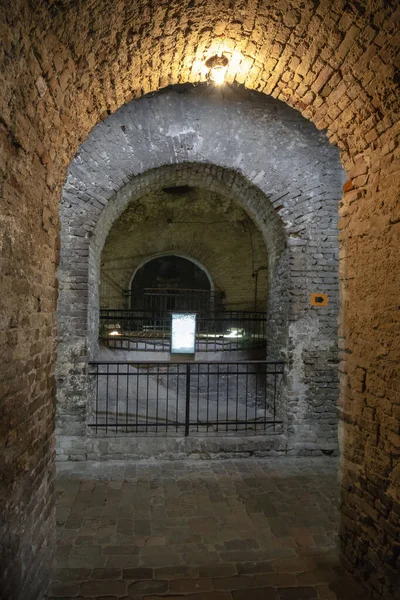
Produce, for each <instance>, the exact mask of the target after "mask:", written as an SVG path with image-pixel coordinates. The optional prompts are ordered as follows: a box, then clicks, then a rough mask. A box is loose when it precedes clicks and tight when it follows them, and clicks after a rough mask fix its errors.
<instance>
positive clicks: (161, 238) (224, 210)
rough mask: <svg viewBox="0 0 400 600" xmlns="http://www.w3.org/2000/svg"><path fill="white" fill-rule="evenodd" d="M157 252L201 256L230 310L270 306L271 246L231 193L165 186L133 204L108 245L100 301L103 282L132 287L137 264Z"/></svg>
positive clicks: (198, 258) (118, 287)
mask: <svg viewBox="0 0 400 600" xmlns="http://www.w3.org/2000/svg"><path fill="white" fill-rule="evenodd" d="M157 254H158V255H163V254H164V255H167V254H177V255H181V256H184V257H187V258H189V259H195V260H196V261H198V262H199V263H200V264H201V265H203V267H205V268H206V270H207V272H208V273H209V274H210V276H211V277H212V281H213V285H214V289H215V290H217V291H218V290H219V291H223V292H224V294H225V299H224V305H225V307H226V308H227V309H229V310H250V311H253V310H260V311H265V310H266V306H267V285H266V283H267V264H268V256H267V249H266V247H265V244H264V241H263V238H262V235H261V233H260V232H259V231H258V229H257V228H256V227H255V225H254V223H253V221H252V220H251V219H249V217H248V216H247V215H246V213H245V212H244V211H243V210H242V209H240V208H238V207H237V206H235V205H234V204H233V202H232V201H230V200H229V198H226V197H223V196H219V195H218V194H215V193H212V192H207V191H204V190H201V189H199V188H192V189H191V190H190V192H188V194H187V195H185V196H181V195H173V194H171V193H170V192H165V191H163V190H160V191H158V192H157V193H154V194H151V195H149V196H143V197H142V198H140V199H139V200H138V201H136V202H133V203H132V204H131V205H129V206H128V208H127V209H126V210H125V212H124V213H123V214H122V215H121V217H120V218H119V219H118V221H116V223H114V225H113V226H112V228H111V230H110V233H109V235H108V237H107V240H106V243H105V245H104V248H103V252H102V255H101V275H100V306H104V307H106V302H107V290H104V292H103V296H102V289H103V286H102V285H101V284H102V282H103V281H104V282H107V281H110V280H111V281H112V282H114V283H115V284H116V287H115V289H116V290H117V293H118V290H129V288H130V284H131V279H132V276H133V274H134V272H135V271H136V269H137V268H138V267H140V266H141V265H142V264H143V263H144V262H145V261H147V260H149V259H150V258H152V257H154V256H156V255H157ZM260 269H262V271H260V272H259V277H258V284H257V287H256V277H255V275H256V273H257V272H258V271H259V270H260ZM114 293H115V292H114ZM256 294H257V296H256ZM110 308H113V306H110Z"/></svg>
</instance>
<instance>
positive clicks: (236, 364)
mask: <svg viewBox="0 0 400 600" xmlns="http://www.w3.org/2000/svg"><path fill="white" fill-rule="evenodd" d="M235 366H236V431H237V430H238V409H239V365H238V363H235Z"/></svg>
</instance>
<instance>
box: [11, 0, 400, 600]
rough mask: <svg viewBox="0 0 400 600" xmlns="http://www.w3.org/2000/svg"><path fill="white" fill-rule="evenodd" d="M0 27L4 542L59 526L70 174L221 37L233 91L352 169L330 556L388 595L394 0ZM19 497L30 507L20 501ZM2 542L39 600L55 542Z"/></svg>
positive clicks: (32, 15) (395, 495)
mask: <svg viewBox="0 0 400 600" xmlns="http://www.w3.org/2000/svg"><path fill="white" fill-rule="evenodd" d="M216 7H217V9H216ZM0 18H1V21H0V28H1V37H2V40H3V48H2V53H3V54H2V60H1V65H0V69H1V73H2V95H1V98H0V103H1V113H2V120H1V125H0V128H1V129H0V131H1V143H2V153H1V170H2V175H3V180H2V184H1V185H2V213H3V215H2V216H3V221H2V228H3V230H4V232H5V235H3V247H2V256H1V260H2V281H1V286H2V294H1V299H0V302H1V314H2V326H3V327H2V341H1V353H2V354H1V355H2V361H3V369H2V372H1V386H2V387H1V389H2V405H1V410H2V418H1V427H2V429H1V432H2V433H1V443H2V460H3V461H4V462H3V466H4V471H5V473H6V474H7V475H6V477H3V479H2V483H1V512H2V514H4V515H6V521H7V526H3V530H2V535H1V537H2V539H6V538H5V534H4V529H6V531H7V532H13V531H22V530H24V531H25V533H26V536H27V538H26V539H29V538H30V539H31V540H32V541H33V540H35V541H37V539H38V538H37V535H36V530H35V529H34V523H36V524H38V522H40V523H41V529H40V531H41V532H43V535H44V536H45V537H46V538H47V540H48V541H49V542H50V537H49V536H50V531H51V529H52V527H53V523H54V521H53V517H52V512H51V510H50V512H49V513H48V512H47V511H42V510H41V505H40V500H39V498H40V497H42V498H43V501H44V502H48V503H49V504H48V506H51V486H50V487H49V489H47V487H46V485H47V484H46V482H47V481H48V478H49V474H50V479H51V468H50V471H49V464H50V461H51V452H50V448H51V441H50V440H51V432H52V428H53V425H52V406H53V403H54V393H53V390H54V385H53V382H52V378H51V376H50V377H49V374H51V373H52V365H53V364H54V331H53V323H54V319H53V316H52V314H53V311H54V308H55V298H54V297H55V289H56V285H55V277H54V276H55V264H56V262H57V252H58V251H57V236H56V231H57V203H58V201H59V199H60V196H61V187H62V184H63V182H64V178H65V169H66V167H67V165H68V164H69V162H70V161H71V159H72V158H73V156H74V153H75V152H76V150H77V148H78V146H79V144H80V143H82V142H83V141H84V140H85V139H86V136H87V135H88V132H89V131H90V130H91V129H92V128H93V127H94V125H96V123H98V122H99V120H101V119H103V118H104V117H105V116H106V115H107V114H109V113H112V112H114V111H115V110H116V109H117V108H119V107H120V106H122V105H123V104H125V103H126V102H128V101H129V100H131V99H132V98H133V97H139V96H141V95H143V94H144V93H146V92H150V91H151V92H152V91H156V90H158V89H160V88H162V87H164V86H166V85H169V84H174V83H182V82H185V81H188V80H189V81H192V82H198V81H199V79H200V75H199V71H198V68H197V66H201V64H202V61H203V60H204V59H205V58H207V57H208V56H209V55H210V54H212V53H214V51H215V44H217V45H220V41H221V38H220V37H216V36H221V35H223V36H224V39H225V40H226V41H227V44H228V45H229V47H230V48H231V49H233V50H235V51H236V52H237V54H236V56H237V58H238V59H239V60H236V62H235V64H236V67H235V68H232V69H231V70H230V73H229V81H233V80H235V81H236V82H237V83H239V84H243V85H244V86H245V87H247V88H249V89H257V90H258V91H261V92H264V93H265V94H270V95H272V96H273V97H275V98H278V99H280V100H282V101H283V102H286V103H287V104H289V105H290V106H293V107H294V108H295V109H296V110H298V111H300V112H301V113H302V114H303V115H304V116H305V117H307V118H308V119H310V120H312V121H313V123H315V125H316V126H317V127H318V128H319V129H326V132H327V136H328V138H329V140H330V141H331V142H332V144H335V145H337V146H338V148H339V149H340V151H341V159H342V164H343V165H344V167H345V170H346V172H347V173H348V177H349V181H348V184H347V185H346V190H347V191H346V193H345V194H344V197H343V199H342V204H341V208H340V211H341V217H342V219H341V221H340V245H341V248H340V265H341V294H340V304H341V316H340V327H341V329H340V334H341V337H340V345H341V348H342V350H343V356H342V363H341V366H340V373H341V399H340V406H341V412H342V417H343V420H342V422H343V425H342V437H341V439H342V459H343V460H342V483H343V494H342V498H343V508H342V510H343V520H342V523H343V531H342V547H343V550H344V553H345V556H346V560H347V563H346V564H347V566H348V567H349V568H351V569H352V570H354V571H356V572H357V573H359V574H360V575H362V576H363V577H365V579H366V580H367V581H368V583H369V585H370V587H371V589H373V590H374V595H375V597H377V598H378V597H384V598H385V599H386V598H387V599H388V600H389V599H390V600H391V599H392V598H394V597H395V594H396V593H397V591H396V590H397V584H396V576H397V573H398V535H399V533H398V532H399V521H398V515H399V508H398V507H399V500H400V499H399V491H398V490H399V480H398V478H399V474H398V466H397V465H398V459H399V443H398V439H399V436H398V430H397V429H396V423H397V422H398V419H399V412H398V406H399V382H398V376H397V373H398V370H397V365H398V356H399V350H398V342H397V340H398V333H397V332H398V328H397V329H396V326H397V322H398V321H397V320H398V305H397V298H398V294H399V283H398V279H396V266H397V262H398V261H397V259H396V256H397V254H396V253H397V249H398V247H399V232H398V227H399V226H398V220H399V217H398V214H397V211H398V206H399V203H398V191H399V188H398V177H397V179H396V174H398V170H399V166H398V165H399V144H398V129H397V124H396V123H397V122H398V108H399V98H398V93H397V81H398V76H397V75H396V74H395V57H396V55H397V52H398V41H397V40H398V38H397V32H398V25H399V9H398V3H397V2H395V1H394V0H393V1H383V0H377V1H376V2H374V3H361V2H357V3H356V2H352V1H350V2H344V0H334V1H333V2H324V1H321V2H319V3H318V2H314V1H311V0H310V1H306V2H304V3H303V5H302V8H301V10H299V7H298V4H297V3H296V2H292V1H290V0H288V1H287V2H285V1H283V2H282V3H280V5H279V9H278V8H277V7H275V6H272V5H271V6H267V5H265V3H253V4H251V5H250V3H249V4H247V3H245V2H241V3H239V2H235V3H234V5H233V10H232V6H231V5H229V6H228V4H226V5H225V4H224V3H223V2H218V3H214V2H213V1H211V2H210V1H208V0H207V2H206V1H205V0H197V1H195V2H192V3H190V6H189V4H188V5H186V6H185V9H184V10H182V8H181V6H180V3H179V1H178V0H173V1H172V2H171V1H169V2H166V1H160V2H157V3H156V4H155V3H151V2H149V1H148V0H142V1H140V2H136V3H132V2H123V1H121V2H119V3H118V4H116V3H115V2H112V3H111V1H107V0H101V2H99V3H97V4H96V5H93V3H85V2H74V3H69V4H66V3H63V4H59V3H50V2H42V3H35V5H33V4H32V3H27V2H25V1H24V0H16V1H15V2H12V3H7V4H6V5H5V6H4V10H3V11H2V12H1V17H0ZM142 23H143V24H144V25H143V27H142ZM139 43H140V50H138V48H139ZM150 55H151V57H152V59H151V61H150V60H148V61H147V59H146V57H147V56H150ZM196 61H197V62H196ZM238 65H239V66H240V69H238V68H237V66H238ZM43 227H45V229H47V231H44V230H43ZM43 231H44V232H43ZM82 277H85V275H82ZM38 299H39V301H38ZM39 306H40V307H43V308H41V310H40V311H39V308H38V307H39ZM397 327H398V326H397ZM10 344H11V348H10ZM35 345H36V349H35ZM39 346H40V347H39ZM31 348H32V351H31V350H30V349H31ZM27 349H29V350H27ZM26 353H28V356H27V355H26ZM32 386H35V387H36V392H35V394H34V395H33V396H32V393H31V389H32ZM32 397H34V398H35V400H34V401H33V402H32ZM22 457H25V458H26V460H25V459H23V458H22ZM27 495H29V497H30V499H31V502H32V504H28V503H26V502H24V501H23V500H22V499H23V498H24V497H26V496H27ZM34 506H36V508H37V510H38V511H39V513H40V515H41V516H39V514H35V510H34ZM13 539H14V541H15V543H14V544H11V543H10V544H9V545H8V547H9V552H8V554H7V555H6V557H5V560H2V578H3V579H2V581H6V582H7V586H9V587H8V589H10V587H12V588H13V590H14V591H13V593H12V597H13V598H24V600H28V599H29V600H31V598H32V599H33V598H36V597H37V596H38V594H37V593H36V591H35V590H34V589H32V588H30V587H29V582H30V573H32V572H33V571H34V572H35V580H36V581H37V583H38V586H41V587H42V588H43V587H44V586H45V581H46V578H47V577H48V566H49V562H50V561H49V557H51V556H52V552H51V551H50V545H49V546H48V549H47V550H46V547H45V546H44V545H42V544H33V543H32V544H28V546H29V547H30V550H31V552H32V556H31V561H30V562H29V561H28V560H27V557H26V555H25V554H24V550H23V547H22V539H21V537H20V536H13ZM396 569H397V571H396ZM3 589H4V586H3ZM3 597H6V598H7V599H8V598H9V597H10V593H9V592H8V591H6V592H5V596H4V594H3Z"/></svg>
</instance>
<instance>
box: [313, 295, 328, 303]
mask: <svg viewBox="0 0 400 600" xmlns="http://www.w3.org/2000/svg"><path fill="white" fill-rule="evenodd" d="M311 306H328V294H311Z"/></svg>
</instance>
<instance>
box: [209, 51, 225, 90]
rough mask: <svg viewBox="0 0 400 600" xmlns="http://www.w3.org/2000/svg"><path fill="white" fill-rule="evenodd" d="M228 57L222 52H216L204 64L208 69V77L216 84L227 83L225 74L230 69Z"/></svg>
mask: <svg viewBox="0 0 400 600" xmlns="http://www.w3.org/2000/svg"><path fill="white" fill-rule="evenodd" d="M228 63H229V60H228V58H227V57H226V56H225V55H224V54H221V53H218V54H214V56H211V57H210V58H209V59H208V60H206V62H205V63H204V66H205V67H206V69H208V79H209V80H210V81H212V82H213V83H215V85H222V84H223V83H225V76H226V72H227V69H228Z"/></svg>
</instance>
